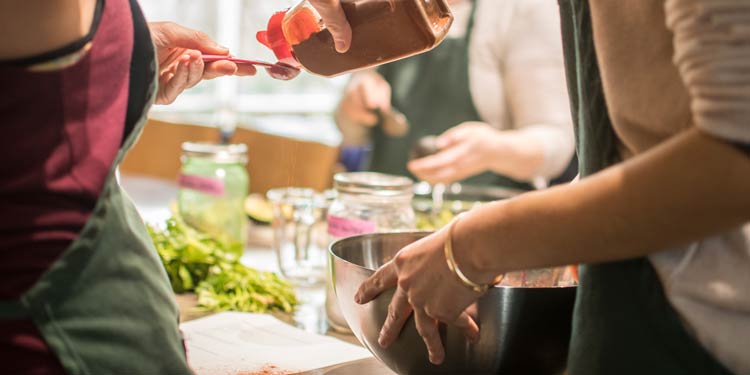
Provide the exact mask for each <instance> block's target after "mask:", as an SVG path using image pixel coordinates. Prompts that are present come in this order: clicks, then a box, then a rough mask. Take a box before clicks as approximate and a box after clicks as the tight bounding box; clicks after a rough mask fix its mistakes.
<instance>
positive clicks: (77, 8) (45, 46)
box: [0, 0, 97, 60]
mask: <svg viewBox="0 0 750 375" xmlns="http://www.w3.org/2000/svg"><path fill="white" fill-rule="evenodd" d="M96 3H97V0H2V1H0V35H3V37H2V39H0V60H8V59H18V58H24V57H29V56H34V55H38V54H41V53H44V52H47V51H51V50H55V49H57V48H61V47H64V46H66V45H68V44H70V43H72V42H74V41H76V40H78V39H80V38H82V37H84V36H85V35H86V34H87V33H88V32H89V29H90V28H91V24H92V21H93V19H94V12H95V10H96Z"/></svg>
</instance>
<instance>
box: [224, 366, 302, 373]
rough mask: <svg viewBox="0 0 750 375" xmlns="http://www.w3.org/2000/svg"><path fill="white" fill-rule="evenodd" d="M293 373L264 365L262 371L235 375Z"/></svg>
mask: <svg viewBox="0 0 750 375" xmlns="http://www.w3.org/2000/svg"><path fill="white" fill-rule="evenodd" d="M291 374H293V372H291V371H285V370H281V369H279V366H276V365H265V366H263V368H262V369H260V370H256V371H251V372H238V373H236V374H235V375H291Z"/></svg>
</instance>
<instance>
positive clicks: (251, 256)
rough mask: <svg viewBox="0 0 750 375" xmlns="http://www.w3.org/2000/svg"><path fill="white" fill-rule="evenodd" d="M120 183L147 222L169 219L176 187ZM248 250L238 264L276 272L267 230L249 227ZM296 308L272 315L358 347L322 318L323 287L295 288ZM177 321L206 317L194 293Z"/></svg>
mask: <svg viewBox="0 0 750 375" xmlns="http://www.w3.org/2000/svg"><path fill="white" fill-rule="evenodd" d="M121 184H122V186H123V187H124V188H125V190H126V191H127V192H128V194H129V195H130V197H131V198H132V199H133V201H134V203H135V205H136V207H137V208H138V210H139V212H140V213H141V215H142V216H143V218H144V220H145V221H146V222H149V223H162V222H164V220H165V219H167V218H168V217H169V216H170V213H169V209H168V205H169V202H171V201H173V200H175V199H176V197H177V187H176V186H175V185H174V183H170V182H169V181H164V180H159V179H153V178H148V177H139V176H127V175H123V176H121ZM248 238H249V241H248V247H247V248H246V249H245V253H244V255H243V257H242V259H241V261H242V263H243V264H245V265H247V266H249V267H253V268H256V269H259V270H265V271H272V272H277V273H278V272H279V269H278V265H277V263H276V258H275V254H274V252H273V250H272V242H271V241H272V233H271V229H270V227H267V226H252V225H251V227H250V232H249V235H248ZM297 296H298V298H299V299H300V305H299V306H298V308H297V309H296V311H295V312H294V313H293V314H280V313H275V314H273V315H274V316H275V317H276V318H279V319H280V320H282V321H284V322H286V323H289V324H291V325H294V326H296V327H298V328H301V329H303V330H306V331H308V332H312V333H317V334H323V335H328V336H332V337H335V338H338V339H340V340H343V341H346V342H349V343H352V344H356V345H360V344H359V341H358V340H357V339H356V338H355V337H354V336H353V335H347V334H339V333H336V332H334V331H332V330H331V329H330V328H329V327H328V324H327V322H326V317H325V288H324V287H322V286H321V287H312V288H298V289H297ZM177 302H178V304H179V306H180V319H181V321H183V322H185V321H189V320H192V319H196V318H200V317H203V316H206V315H208V314H207V313H205V312H198V311H196V310H195V306H196V303H197V298H196V296H195V295H194V294H182V295H178V296H177ZM303 374H306V375H323V374H326V375H336V374H357V375H392V374H393V372H392V371H391V370H389V369H388V368H387V367H386V366H385V365H383V364H381V363H380V362H379V361H378V360H377V359H375V358H367V359H363V360H359V361H354V362H349V363H344V364H339V365H334V366H329V367H326V368H322V369H317V370H313V371H308V372H304V373H303Z"/></svg>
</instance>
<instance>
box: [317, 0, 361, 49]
mask: <svg viewBox="0 0 750 375" xmlns="http://www.w3.org/2000/svg"><path fill="white" fill-rule="evenodd" d="M310 3H311V4H312V5H313V6H314V7H315V10H317V11H318V13H320V17H322V18H323V23H325V25H326V28H328V30H329V31H330V32H331V35H332V36H333V41H334V43H336V51H338V52H339V53H344V52H346V51H348V50H349V46H350V45H351V43H352V28H351V26H349V21H347V20H346V14H344V8H342V7H341V2H340V1H339V0H333V1H331V0H310Z"/></svg>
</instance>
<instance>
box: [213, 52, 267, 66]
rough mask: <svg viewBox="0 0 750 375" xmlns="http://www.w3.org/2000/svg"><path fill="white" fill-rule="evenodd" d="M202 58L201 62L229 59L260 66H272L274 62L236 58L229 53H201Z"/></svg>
mask: <svg viewBox="0 0 750 375" xmlns="http://www.w3.org/2000/svg"><path fill="white" fill-rule="evenodd" d="M202 59H203V62H214V61H221V60H226V61H231V62H233V63H235V64H251V65H260V66H266V67H272V66H274V64H271V63H269V62H265V61H258V60H248V59H241V58H237V57H234V56H231V55H203V56H202Z"/></svg>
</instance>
